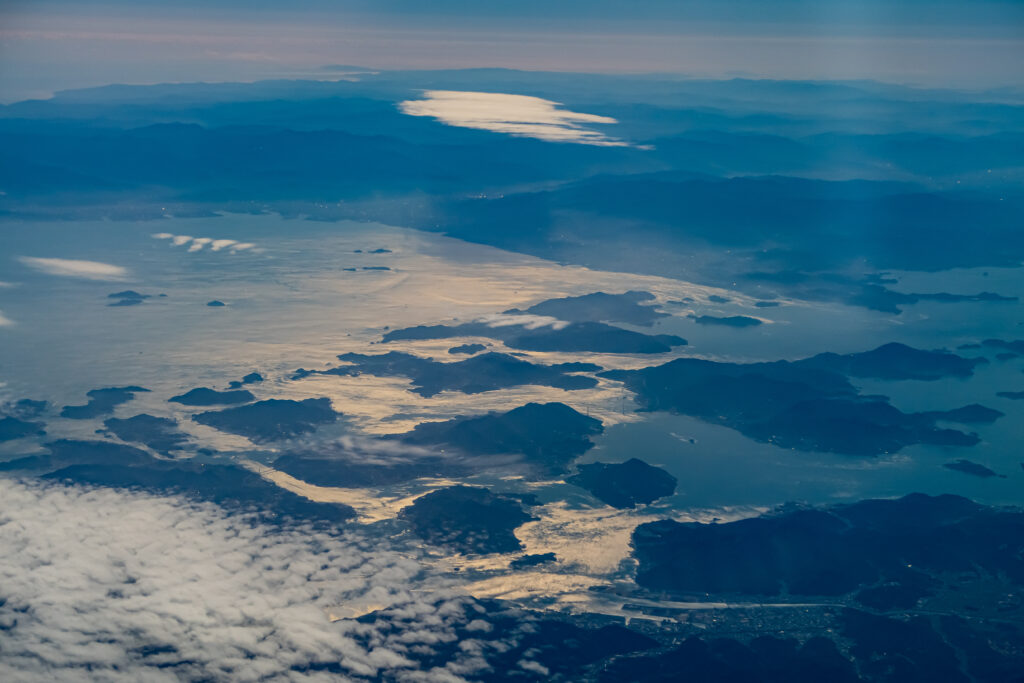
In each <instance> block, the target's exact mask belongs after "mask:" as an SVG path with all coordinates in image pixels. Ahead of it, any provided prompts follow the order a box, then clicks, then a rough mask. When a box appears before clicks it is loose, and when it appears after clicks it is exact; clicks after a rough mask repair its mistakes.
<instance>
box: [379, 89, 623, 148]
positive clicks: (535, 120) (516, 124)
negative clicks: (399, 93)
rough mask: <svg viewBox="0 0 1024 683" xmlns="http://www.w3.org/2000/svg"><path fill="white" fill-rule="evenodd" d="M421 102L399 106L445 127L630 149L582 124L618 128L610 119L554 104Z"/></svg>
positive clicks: (496, 98)
mask: <svg viewBox="0 0 1024 683" xmlns="http://www.w3.org/2000/svg"><path fill="white" fill-rule="evenodd" d="M423 95H424V99H421V100H406V101H405V102H400V103H399V105H398V108H399V109H400V110H401V111H402V113H404V114H408V115H410V116H430V117H433V118H435V119H437V120H438V121H440V122H441V123H444V124H447V125H449V126H460V127H462V128H477V129H480V130H490V131H494V132H495V133H506V134H508V135H514V136H517V137H525V138H537V139H538V140H547V141H548V142H575V143H580V144H584V145H599V146H603V147H628V146H629V144H628V143H626V142H624V141H622V140H619V139H617V138H612V137H609V136H607V135H605V134H604V133H602V132H600V131H597V130H594V129H592V128H587V127H586V125H585V124H612V123H618V121H616V120H615V119H613V118H611V117H608V116H598V115H596V114H583V113H580V112H575V111H569V110H567V109H559V108H558V107H559V103H558V102H552V101H551V100H545V99H542V98H540V97H529V96H527V95H507V94H504V93H489V92H462V91H457V90H427V91H425V92H424V93H423Z"/></svg>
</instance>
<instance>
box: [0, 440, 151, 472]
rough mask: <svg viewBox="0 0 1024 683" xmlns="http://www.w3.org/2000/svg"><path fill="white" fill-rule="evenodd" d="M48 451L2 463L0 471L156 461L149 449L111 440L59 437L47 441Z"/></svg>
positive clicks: (137, 463) (135, 463) (134, 463)
mask: <svg viewBox="0 0 1024 683" xmlns="http://www.w3.org/2000/svg"><path fill="white" fill-rule="evenodd" d="M44 446H45V448H46V449H47V450H48V451H49V453H44V454H41V455H29V456H25V457H23V458H17V459H15V460H8V461H7V462H4V463H0V471H12V470H52V469H55V468H58V467H68V466H70V465H80V464H98V465H139V464H146V463H149V462H152V461H153V457H152V456H151V455H150V454H149V453H147V452H146V451H144V450H142V449H140V448H135V447H133V446H125V445H123V444H117V443H111V442H110V441H75V440H71V439H60V440H59V441H51V442H50V443H47V444H44Z"/></svg>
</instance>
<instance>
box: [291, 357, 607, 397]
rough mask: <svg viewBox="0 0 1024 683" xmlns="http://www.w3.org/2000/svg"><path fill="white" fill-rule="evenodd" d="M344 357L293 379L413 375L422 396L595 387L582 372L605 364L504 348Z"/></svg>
mask: <svg viewBox="0 0 1024 683" xmlns="http://www.w3.org/2000/svg"><path fill="white" fill-rule="evenodd" d="M338 359H339V360H342V361H345V362H346V363H350V365H343V366H340V367H337V368H332V369H330V370H303V369H301V368H300V369H299V370H296V371H295V375H294V376H293V379H299V378H302V377H306V376H308V375H313V374H321V375H340V376H343V377H358V376H359V375H363V374H366V375H376V376H379V377H408V378H409V379H411V380H412V384H413V388H412V391H414V392H416V393H417V394H419V395H420V396H426V397H428V398H429V397H430V396H435V395H437V394H439V393H441V392H442V391H461V392H462V393H464V394H479V393H482V392H485V391H494V390H496V389H507V388H508V387H517V386H522V385H524V384H536V385H538V386H548V387H555V388H557V389H565V390H567V391H568V390H575V389H590V388H592V387H595V386H597V380H596V379H594V378H593V377H586V376H581V375H577V374H574V373H578V372H596V371H598V370H600V369H601V368H600V366H597V365H594V364H593V363H558V364H555V365H542V364H535V363H531V362H529V361H526V360H521V359H519V358H515V357H514V356H510V355H508V354H504V353H493V352H492V353H484V354H481V355H479V356H474V357H472V358H467V359H466V360H462V361H457V362H454V363H440V362H438V361H434V360H431V359H429V358H420V357H419V356H414V355H412V354H409V353H401V352H398V351H392V352H390V353H385V354H381V355H376V356H370V355H364V354H360V353H346V354H343V355H340V356H338Z"/></svg>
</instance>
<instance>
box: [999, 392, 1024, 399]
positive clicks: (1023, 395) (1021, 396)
mask: <svg viewBox="0 0 1024 683" xmlns="http://www.w3.org/2000/svg"><path fill="white" fill-rule="evenodd" d="M996 396H999V397H1001V398H1008V399H1010V400H1011V401H1022V400H1024V391H997V392H996Z"/></svg>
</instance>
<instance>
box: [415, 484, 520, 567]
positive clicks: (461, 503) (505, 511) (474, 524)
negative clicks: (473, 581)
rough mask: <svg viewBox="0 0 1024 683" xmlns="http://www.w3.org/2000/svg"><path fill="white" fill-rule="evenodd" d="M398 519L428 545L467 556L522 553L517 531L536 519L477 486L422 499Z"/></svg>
mask: <svg viewBox="0 0 1024 683" xmlns="http://www.w3.org/2000/svg"><path fill="white" fill-rule="evenodd" d="M398 517H399V519H402V520H404V521H406V522H407V523H408V524H409V525H410V527H411V528H412V531H413V533H414V534H416V535H417V536H419V537H420V538H422V539H423V540H425V541H427V542H428V543H431V544H433V545H439V546H445V547H449V548H451V549H453V550H455V551H457V552H460V553H465V554H467V555H469V554H473V555H486V554H489V553H511V552H515V551H517V550H520V549H521V548H522V544H521V543H520V542H519V539H518V538H516V536H515V533H514V532H515V529H516V527H518V526H520V525H521V524H524V523H526V522H529V521H530V520H532V519H533V517H532V516H530V515H529V514H528V513H527V512H526V511H525V510H523V507H522V504H521V503H520V501H519V500H517V499H515V498H511V497H507V496H502V495H498V494H495V493H492V492H491V491H490V490H489V489H486V488H480V487H476V486H451V487H449V488H445V489H438V490H437V491H433V492H431V493H428V494H427V495H425V496H420V497H419V498H417V499H416V500H415V501H414V502H413V504H412V505H410V506H409V507H406V508H402V510H401V511H400V512H399V513H398Z"/></svg>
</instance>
